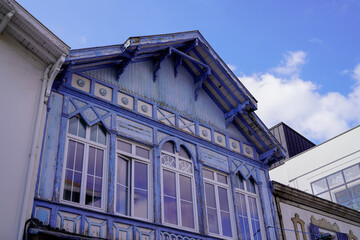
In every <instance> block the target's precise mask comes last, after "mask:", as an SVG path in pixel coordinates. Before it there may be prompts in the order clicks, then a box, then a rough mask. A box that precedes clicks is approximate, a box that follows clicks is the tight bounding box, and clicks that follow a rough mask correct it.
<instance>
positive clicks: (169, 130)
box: [33, 32, 278, 240]
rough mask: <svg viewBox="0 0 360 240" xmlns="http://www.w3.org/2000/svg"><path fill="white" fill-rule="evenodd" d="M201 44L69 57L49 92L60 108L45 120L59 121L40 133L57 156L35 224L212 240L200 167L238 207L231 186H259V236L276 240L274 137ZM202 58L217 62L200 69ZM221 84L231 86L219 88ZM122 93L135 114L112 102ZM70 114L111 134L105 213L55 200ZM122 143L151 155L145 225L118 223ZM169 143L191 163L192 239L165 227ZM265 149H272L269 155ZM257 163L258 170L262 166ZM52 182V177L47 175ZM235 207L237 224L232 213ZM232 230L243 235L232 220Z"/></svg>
mask: <svg viewBox="0 0 360 240" xmlns="http://www.w3.org/2000/svg"><path fill="white" fill-rule="evenodd" d="M174 38H176V40H174ZM154 41H156V42H154ZM204 44H205V45H206V46H207V43H206V41H205V39H203V37H202V36H201V35H200V34H199V33H197V32H191V33H186V34H184V35H182V34H177V35H175V36H174V37H172V36H169V35H164V36H162V37H156V36H155V37H151V38H146V37H145V38H144V37H139V38H130V39H129V40H128V41H127V42H126V43H125V44H124V45H117V46H109V47H100V48H96V49H92V50H90V49H84V50H75V51H74V52H73V53H71V55H70V56H69V58H68V62H67V63H66V64H65V66H64V68H63V70H62V71H63V72H62V73H61V75H60V76H59V78H58V80H57V81H56V82H55V84H54V88H53V93H52V94H53V95H58V96H62V95H63V96H64V97H63V99H60V100H58V102H59V103H60V104H58V105H57V106H55V107H54V109H52V108H51V109H50V112H49V114H48V118H49V119H51V117H52V116H53V115H54V116H55V115H56V116H57V119H56V120H57V122H56V121H53V122H52V123H51V124H50V123H49V124H48V125H47V129H46V132H47V133H49V134H50V133H51V132H54V133H56V134H55V135H54V136H55V140H56V141H55V140H53V141H50V140H49V141H44V146H43V148H44V149H45V150H46V149H52V150H54V149H55V151H56V150H58V151H57V152H56V154H55V155H54V154H53V155H54V156H53V155H51V154H43V155H42V159H41V161H42V172H41V174H40V175H39V186H37V189H39V191H40V190H41V189H42V190H41V191H42V193H41V194H39V195H36V196H37V197H36V199H35V202H34V210H33V216H38V217H39V218H41V219H45V218H46V216H48V219H50V220H49V223H50V225H51V226H57V225H58V226H64V224H65V223H68V224H70V225H71V224H73V225H71V228H70V230H71V231H75V230H76V231H79V232H80V233H81V234H90V233H91V232H92V231H91V229H92V228H99V229H100V230H99V231H100V232H99V234H100V235H103V234H105V231H106V236H105V237H107V238H113V237H115V238H118V237H120V236H123V237H128V238H132V239H137V238H140V239H141V237H143V236H144V237H148V238H150V239H162V238H164V239H169V238H171V239H176V240H178V239H179V240H180V239H215V238H212V237H209V236H207V235H206V234H207V232H208V227H207V221H206V209H205V207H204V206H205V192H204V183H203V175H202V174H203V173H202V169H203V166H204V167H207V168H213V169H217V170H219V171H221V172H222V173H224V174H228V175H229V176H230V191H231V192H232V195H233V196H232V199H233V201H234V202H235V198H234V184H233V180H232V178H233V177H234V176H235V175H236V174H240V175H241V176H243V177H244V179H248V178H250V177H251V178H253V179H254V181H255V182H256V184H258V186H259V193H260V195H259V197H260V202H261V207H262V214H263V216H264V217H263V219H264V224H265V227H266V229H264V230H265V231H266V234H267V238H268V239H276V236H277V233H276V231H275V230H274V228H273V227H274V226H276V223H275V215H274V214H275V213H274V208H273V205H272V200H271V192H270V188H269V176H268V173H267V168H268V166H267V165H266V163H267V162H268V161H269V160H270V158H271V157H274V156H275V155H276V154H278V150H277V149H276V148H274V147H273V146H274V144H273V142H271V141H272V140H271V137H269V136H267V135H266V129H265V130H264V129H262V127H263V126H262V123H261V121H260V120H256V119H257V118H256V115H255V117H254V116H250V115H246V117H247V118H245V117H244V118H242V116H241V114H242V113H243V112H246V111H248V110H250V111H251V110H253V109H255V108H256V103H255V104H254V102H253V101H254V99H252V96H251V95H249V94H248V93H247V92H246V91H245V92H241V91H242V90H243V89H242V86H241V85H238V83H236V82H235V81H234V79H233V76H230V75H231V74H230V73H227V70H226V69H224V68H223V67H222V62H221V59H219V58H218V57H217V55H216V54H215V53H213V50H212V49H211V48H209V49H208V50H206V49H204V47H203V46H204ZM199 45H201V46H200V47H199ZM107 51H108V52H107ZM205 54H210V55H211V54H213V55H211V56H210V57H209V58H206V59H207V60H205V59H204V56H205ZM209 59H210V60H209ZM211 59H213V60H211ZM218 61H220V63H219V62H218ZM154 64H155V65H154ZM73 74H77V75H79V76H82V77H84V78H86V79H89V81H90V83H91V86H90V92H89V93H86V92H84V91H81V90H79V89H76V88H74V87H72V86H71V80H72V76H73ZM223 75H226V76H228V78H227V79H224V76H223ZM65 76H66V77H65ZM153 80H156V81H155V82H154V81H153ZM95 84H101V85H104V86H106V87H109V88H111V90H112V100H111V101H107V100H103V99H101V96H95ZM219 84H220V85H219ZM234 89H235V90H234ZM239 92H240V93H241V94H240V93H239ZM118 94H125V95H126V96H128V97H129V99H130V98H131V99H133V108H127V107H126V106H125V105H124V104H125V103H124V102H118V98H117V97H118ZM244 100H248V102H244ZM119 101H120V100H119ZM121 101H122V100H121ZM128 103H129V102H128ZM143 104H145V105H143ZM144 106H145V107H146V109H145V107H144ZM150 111H152V113H151V112H150ZM52 114H53V115H52ZM75 115H80V116H81V117H82V118H83V119H84V121H85V122H86V124H87V125H89V126H91V125H93V124H96V123H99V122H101V124H103V125H104V126H105V128H106V129H107V131H108V140H109V141H108V144H107V161H108V162H107V166H108V173H107V179H106V184H105V185H106V189H104V191H107V199H106V205H107V206H106V208H105V209H99V210H98V211H95V210H91V209H90V208H86V207H84V206H83V207H81V206H80V205H78V206H76V204H75V203H74V204H72V206H70V205H67V204H66V203H63V202H62V200H61V199H59V196H60V186H61V184H62V183H63V179H62V169H63V168H64V162H65V161H64V149H65V145H66V128H67V122H68V119H69V118H70V117H72V116H75ZM254 119H255V120H256V121H257V122H256V123H255V124H254V123H253V122H252V121H253V120H254ZM254 126H256V127H258V126H260V128H254ZM201 129H206V131H208V134H209V135H208V136H205V135H203V134H202V132H200V131H201ZM118 137H121V138H123V139H128V140H130V141H135V142H138V143H140V144H144V145H146V146H148V147H150V148H151V153H152V158H151V170H152V174H151V175H152V177H153V179H151V181H150V184H151V188H150V189H151V192H150V193H151V194H152V196H151V198H152V202H151V203H152V206H151V207H150V209H152V210H153V212H152V218H151V219H150V220H149V221H140V220H136V219H132V218H130V217H121V216H120V215H117V213H115V211H114V205H115V203H114V201H115V181H116V179H115V171H116V169H115V166H116V164H115V162H116V139H117V138H118ZM166 141H173V142H174V143H175V146H176V151H179V149H180V145H183V146H184V147H185V148H186V149H187V150H188V152H189V153H190V155H191V159H192V160H193V165H194V179H195V188H196V199H197V202H196V203H194V204H196V205H197V211H198V212H197V214H198V219H196V221H197V223H198V226H199V229H198V230H199V232H198V233H196V232H189V231H186V230H183V229H181V228H175V227H165V226H162V222H163V219H162V212H161V209H162V206H161V180H162V179H161V177H160V176H161V172H160V169H161V167H160V152H161V148H162V145H163V144H164V142H166ZM230 141H236V143H237V144H238V145H236V146H238V147H239V148H240V153H237V152H235V150H234V151H232V150H231V149H232V145H231V142H230ZM243 144H246V145H248V146H250V147H251V148H252V149H254V158H253V159H251V158H252V156H250V158H249V157H246V154H245V153H244V149H243ZM233 148H234V147H233ZM268 149H271V150H270V151H265V150H268ZM45 150H44V152H45ZM255 151H256V152H255ZM258 155H260V160H262V161H263V162H261V161H258V159H257V158H258V157H257V156H258ZM277 156H278V155H277ZM277 156H275V158H276V157H277ZM48 173H52V175H51V174H50V175H48V176H45V175H44V174H48ZM44 176H45V178H44V179H46V177H48V178H49V176H50V182H51V183H53V184H47V182H45V180H41V179H42V178H43V177H44ZM49 196H50V197H49ZM51 197H52V198H51ZM231 207H232V211H233V212H234V213H235V215H236V216H237V215H238V214H236V209H235V206H233V205H232V206H231ZM45 209H49V210H45ZM46 214H48V215H46ZM92 219H95V220H96V221H95V220H94V221H93V220H92ZM235 222H236V226H237V230H236V231H237V233H238V236H240V235H239V229H240V227H239V222H238V220H237V219H236V218H235ZM76 223H77V224H78V225H76Z"/></svg>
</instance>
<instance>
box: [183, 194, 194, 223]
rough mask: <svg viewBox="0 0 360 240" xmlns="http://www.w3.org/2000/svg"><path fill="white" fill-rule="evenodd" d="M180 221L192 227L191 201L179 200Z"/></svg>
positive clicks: (192, 211)
mask: <svg viewBox="0 0 360 240" xmlns="http://www.w3.org/2000/svg"><path fill="white" fill-rule="evenodd" d="M181 221H182V225H183V226H184V227H188V228H194V210H193V203H191V202H186V201H181Z"/></svg>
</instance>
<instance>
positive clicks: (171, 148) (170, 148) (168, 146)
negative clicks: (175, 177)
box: [162, 142, 175, 153]
mask: <svg viewBox="0 0 360 240" xmlns="http://www.w3.org/2000/svg"><path fill="white" fill-rule="evenodd" d="M162 150H164V151H166V152H170V153H175V151H174V143H173V142H166V143H164V145H163V147H162Z"/></svg>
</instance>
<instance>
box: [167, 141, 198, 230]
mask: <svg viewBox="0 0 360 240" xmlns="http://www.w3.org/2000/svg"><path fill="white" fill-rule="evenodd" d="M173 144H174V147H175V143H173ZM174 152H175V153H171V152H167V151H164V150H162V149H161V154H160V183H161V184H160V188H161V206H162V208H161V222H162V224H163V225H165V226H171V227H174V228H181V229H186V230H188V231H192V232H194V231H195V232H199V223H198V214H197V198H196V188H195V187H196V185H195V168H194V162H193V160H192V159H187V158H184V157H181V156H180V155H179V153H180V152H176V151H175V149H174ZM163 154H165V155H169V156H171V157H174V158H175V166H176V167H175V168H174V167H169V166H166V165H164V164H162V156H163ZM179 160H183V161H186V162H188V163H191V167H192V173H187V172H185V171H181V170H180V169H178V168H177V166H178V164H179ZM163 170H167V171H169V172H173V173H175V184H176V207H177V212H178V214H177V222H178V225H176V224H172V223H167V222H165V216H164V189H163V184H164V183H163ZM180 175H184V176H186V177H189V178H191V189H192V200H193V211H194V228H189V227H186V226H183V225H182V216H181V196H180V180H179V179H180V177H179V176H180Z"/></svg>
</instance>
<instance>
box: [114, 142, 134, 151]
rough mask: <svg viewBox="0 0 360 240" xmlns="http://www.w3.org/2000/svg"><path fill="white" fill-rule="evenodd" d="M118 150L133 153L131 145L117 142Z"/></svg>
mask: <svg viewBox="0 0 360 240" xmlns="http://www.w3.org/2000/svg"><path fill="white" fill-rule="evenodd" d="M117 149H118V150H121V151H124V152H127V153H131V144H130V143H127V142H123V141H120V140H117Z"/></svg>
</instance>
